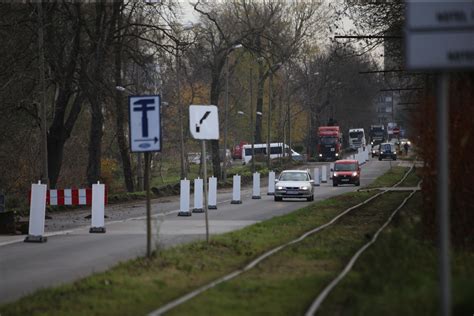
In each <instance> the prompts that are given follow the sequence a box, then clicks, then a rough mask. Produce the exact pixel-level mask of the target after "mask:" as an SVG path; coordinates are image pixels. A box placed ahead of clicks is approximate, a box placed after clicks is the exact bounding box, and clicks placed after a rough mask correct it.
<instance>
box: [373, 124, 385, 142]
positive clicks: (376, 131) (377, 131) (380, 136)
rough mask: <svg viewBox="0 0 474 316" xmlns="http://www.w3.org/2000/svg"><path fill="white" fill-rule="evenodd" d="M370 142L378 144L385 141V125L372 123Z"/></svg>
mask: <svg viewBox="0 0 474 316" xmlns="http://www.w3.org/2000/svg"><path fill="white" fill-rule="evenodd" d="M369 137H370V144H371V145H372V146H373V145H378V144H381V143H383V142H384V141H385V137H386V135H385V127H384V126H383V125H371V126H370V131H369Z"/></svg>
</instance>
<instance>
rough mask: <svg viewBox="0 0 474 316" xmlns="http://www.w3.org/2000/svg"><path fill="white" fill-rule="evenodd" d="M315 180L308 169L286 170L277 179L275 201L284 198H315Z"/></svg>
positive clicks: (311, 199)
mask: <svg viewBox="0 0 474 316" xmlns="http://www.w3.org/2000/svg"><path fill="white" fill-rule="evenodd" d="M313 184H314V180H313V179H312V178H311V174H310V173H309V172H308V171H307V170H285V171H283V172H282V173H281V174H280V176H279V177H278V179H277V180H275V195H274V197H273V198H274V200H275V201H281V200H282V199H283V198H305V199H306V200H307V201H313V200H314V192H313Z"/></svg>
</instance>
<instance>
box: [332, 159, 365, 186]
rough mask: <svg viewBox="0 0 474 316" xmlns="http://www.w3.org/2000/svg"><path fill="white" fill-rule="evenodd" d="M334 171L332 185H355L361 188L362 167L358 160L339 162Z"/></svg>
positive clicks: (336, 163) (335, 164)
mask: <svg viewBox="0 0 474 316" xmlns="http://www.w3.org/2000/svg"><path fill="white" fill-rule="evenodd" d="M331 171H332V173H333V174H332V185H333V186H335V187H337V186H338V185H339V184H354V185H356V186H360V166H359V162H358V161H357V160H337V161H336V162H335V163H334V169H331Z"/></svg>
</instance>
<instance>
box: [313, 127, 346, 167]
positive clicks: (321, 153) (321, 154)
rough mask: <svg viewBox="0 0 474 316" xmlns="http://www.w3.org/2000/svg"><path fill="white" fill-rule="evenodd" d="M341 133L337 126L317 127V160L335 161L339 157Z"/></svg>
mask: <svg viewBox="0 0 474 316" xmlns="http://www.w3.org/2000/svg"><path fill="white" fill-rule="evenodd" d="M341 150H342V133H341V130H340V128H339V126H320V127H319V128H318V160H320V161H336V160H338V159H340V157H341Z"/></svg>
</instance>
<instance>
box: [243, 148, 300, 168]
mask: <svg viewBox="0 0 474 316" xmlns="http://www.w3.org/2000/svg"><path fill="white" fill-rule="evenodd" d="M253 147H254V149H253V150H254V156H265V157H266V156H267V144H266V143H265V144H254V146H253ZM283 148H284V150H283ZM290 151H291V157H292V159H293V160H294V161H301V160H303V157H302V156H301V155H300V154H299V153H297V152H296V151H294V150H293V149H291V148H290V147H289V146H288V145H287V144H283V143H270V159H275V158H280V157H284V156H285V157H288V156H289V153H290ZM251 160H252V144H246V145H243V150H242V164H244V165H245V164H248V163H249V162H250V161H251Z"/></svg>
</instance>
